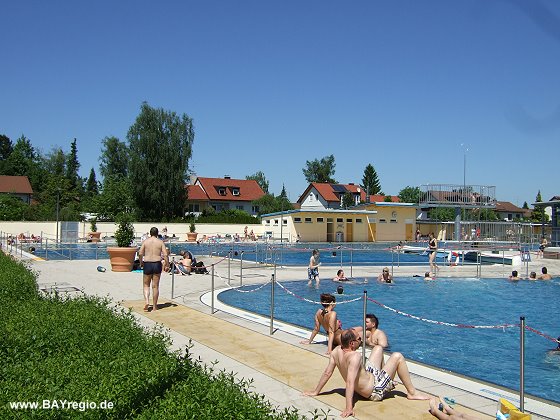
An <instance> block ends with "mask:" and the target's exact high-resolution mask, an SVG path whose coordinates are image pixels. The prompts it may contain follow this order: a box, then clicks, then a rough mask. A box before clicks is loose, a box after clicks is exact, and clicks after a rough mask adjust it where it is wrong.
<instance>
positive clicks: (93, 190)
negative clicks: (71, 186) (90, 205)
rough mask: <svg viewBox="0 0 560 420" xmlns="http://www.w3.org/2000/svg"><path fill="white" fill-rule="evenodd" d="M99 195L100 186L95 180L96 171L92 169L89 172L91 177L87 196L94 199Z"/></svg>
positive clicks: (88, 182)
mask: <svg viewBox="0 0 560 420" xmlns="http://www.w3.org/2000/svg"><path fill="white" fill-rule="evenodd" d="M97 194H99V185H98V184H97V179H96V178H95V171H94V169H93V168H91V171H89V177H88V179H87V182H86V195H87V196H89V197H94V196H96V195H97Z"/></svg>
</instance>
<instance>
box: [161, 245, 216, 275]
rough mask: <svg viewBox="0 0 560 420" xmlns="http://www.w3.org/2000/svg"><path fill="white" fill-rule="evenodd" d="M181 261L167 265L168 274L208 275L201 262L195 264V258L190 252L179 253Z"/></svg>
mask: <svg viewBox="0 0 560 420" xmlns="http://www.w3.org/2000/svg"><path fill="white" fill-rule="evenodd" d="M179 255H180V256H181V259H179V260H176V261H173V262H171V263H170V264H169V274H180V275H182V276H190V275H191V274H192V273H195V274H208V270H207V269H206V266H205V265H204V263H203V262H202V261H200V262H197V261H196V257H195V256H194V255H193V254H192V253H191V252H190V251H185V250H181V251H179Z"/></svg>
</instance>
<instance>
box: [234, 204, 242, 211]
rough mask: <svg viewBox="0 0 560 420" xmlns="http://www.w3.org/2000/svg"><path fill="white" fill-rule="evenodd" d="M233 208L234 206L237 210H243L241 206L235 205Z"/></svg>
mask: <svg viewBox="0 0 560 420" xmlns="http://www.w3.org/2000/svg"><path fill="white" fill-rule="evenodd" d="M235 208H236V209H237V210H243V206H239V205H237V206H235Z"/></svg>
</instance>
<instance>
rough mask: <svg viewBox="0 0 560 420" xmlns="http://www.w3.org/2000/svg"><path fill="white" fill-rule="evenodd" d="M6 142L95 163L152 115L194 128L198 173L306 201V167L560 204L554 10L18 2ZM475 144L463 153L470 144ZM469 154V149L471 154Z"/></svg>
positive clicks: (527, 4)
mask: <svg viewBox="0 0 560 420" xmlns="http://www.w3.org/2000/svg"><path fill="white" fill-rule="evenodd" d="M2 16H3V19H2V25H1V26H0V46H1V51H2V65H0V92H1V93H0V95H1V96H0V97H1V98H2V100H1V101H0V133H2V134H5V135H7V136H8V137H10V139H11V140H12V141H13V142H14V143H15V141H16V140H17V138H18V137H20V136H21V135H22V134H24V135H25V136H26V137H27V138H29V139H30V140H31V143H32V144H33V145H34V146H35V147H37V148H39V149H40V150H41V151H43V152H49V151H50V150H52V148H53V147H54V146H58V147H61V148H62V149H63V150H64V151H66V152H68V151H69V149H70V143H71V141H72V140H73V139H74V138H76V139H77V146H78V158H79V160H80V163H81V165H82V166H81V169H80V172H81V174H82V176H87V175H88V174H89V171H90V169H91V168H92V167H93V168H94V169H95V171H96V173H97V174H98V176H99V161H98V157H99V155H100V151H101V140H102V139H103V138H104V137H106V136H116V137H118V138H119V139H121V140H123V141H124V140H125V139H126V133H127V131H128V129H129V127H130V126H131V124H133V123H134V120H135V118H136V116H137V115H138V113H139V111H140V105H141V103H142V102H143V101H147V102H148V103H149V104H150V105H151V106H153V107H158V108H159V107H162V108H164V109H166V110H171V111H175V112H177V113H179V114H182V113H186V114H188V115H189V116H190V117H191V118H193V121H194V125H195V142H194V149H193V150H194V152H193V156H192V160H191V162H190V166H191V168H192V169H194V170H195V172H196V173H197V174H198V175H199V176H208V177H221V176H223V175H225V174H228V175H230V176H231V177H233V178H245V176H246V175H251V174H254V173H255V172H257V171H263V172H264V173H265V175H266V177H267V179H268V180H269V182H270V190H271V192H272V193H275V194H278V193H279V192H280V190H281V189H282V185H283V184H284V185H285V186H286V189H287V192H288V194H289V196H290V199H291V200H292V201H295V200H296V199H297V198H298V197H299V195H300V194H301V193H302V192H303V190H304V189H305V188H306V186H307V182H306V181H305V177H304V176H303V172H302V169H303V168H304V167H305V162H306V161H307V160H314V159H320V158H322V157H324V156H327V155H330V154H334V156H335V162H336V168H335V169H336V172H335V174H334V177H335V179H336V180H337V181H339V182H341V183H350V182H354V183H360V182H361V179H362V176H363V171H364V168H365V167H366V165H367V164H370V163H371V164H372V165H373V166H374V167H375V169H376V171H377V173H378V175H379V178H380V181H381V186H382V188H383V190H384V192H385V193H386V194H398V192H399V191H400V190H401V189H402V188H404V187H405V186H407V185H410V186H418V185H421V184H427V183H430V184H438V183H441V184H462V183H463V171H464V169H465V168H464V157H465V153H466V170H465V174H466V182H467V184H476V185H494V186H496V195H497V198H498V199H499V200H505V201H511V202H513V203H514V204H517V205H522V204H523V202H524V201H527V202H528V203H529V204H530V203H532V202H533V201H534V199H535V196H536V194H537V191H538V190H540V191H541V193H542V195H543V199H544V200H548V199H549V198H550V197H552V196H553V195H560V185H559V184H558V182H557V180H558V175H557V171H558V169H557V168H558V149H559V147H558V144H559V142H558V140H559V137H560V77H559V75H560V2H558V1H555V0H525V1H522V0H509V1H506V0H493V1H489V0H456V1H447V0H438V1H436V0H426V1H417V0H408V1H405V0H392V1H383V2H382V1H373V0H368V1H360V0H355V1H351V2H342V1H329V0H320V1H319V0H314V1H305V0H285V1H266V0H258V1H256V0H255V1H243V0H240V1H225V0H224V1H215V0H205V1H197V2H195V1H161V2H153V1H145V0H141V1H132V0H125V1H105V0H99V1H96V2H88V3H84V2H75V1H66V0H62V1H55V2H44V1H27V0H21V1H19V2H5V3H4V5H3V6H2ZM461 144H463V146H461ZM467 150H468V151H467Z"/></svg>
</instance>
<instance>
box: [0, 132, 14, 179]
mask: <svg viewBox="0 0 560 420" xmlns="http://www.w3.org/2000/svg"><path fill="white" fill-rule="evenodd" d="M13 150H14V146H13V145H12V141H11V140H10V138H9V137H8V136H5V135H4V134H0V175H4V165H5V162H6V159H8V157H9V156H10V155H11V154H12V151H13Z"/></svg>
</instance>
